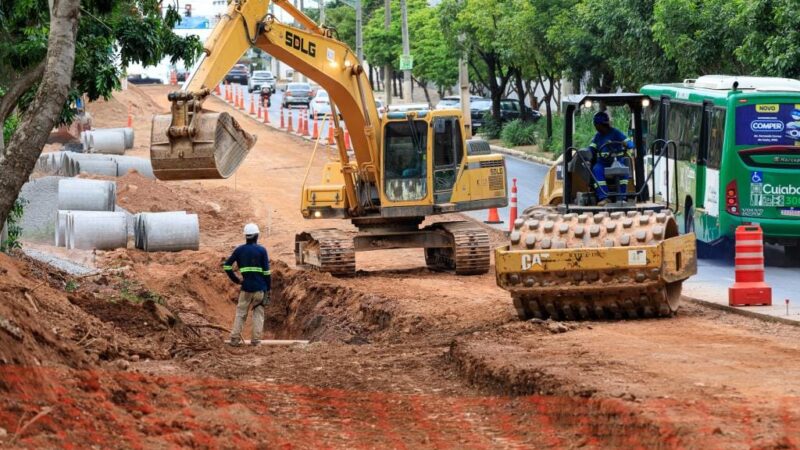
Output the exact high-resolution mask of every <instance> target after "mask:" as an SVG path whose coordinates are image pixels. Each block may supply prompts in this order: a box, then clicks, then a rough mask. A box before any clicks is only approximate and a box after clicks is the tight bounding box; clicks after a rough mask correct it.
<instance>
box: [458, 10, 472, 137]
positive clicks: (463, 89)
mask: <svg viewBox="0 0 800 450" xmlns="http://www.w3.org/2000/svg"><path fill="white" fill-rule="evenodd" d="M459 5H463V0H461V1H459ZM466 40H467V37H466V35H464V33H460V34H459V35H458V43H459V47H461V55H460V56H459V58H458V87H459V91H460V92H459V94H460V96H461V121H462V123H463V124H464V131H465V132H466V134H467V139H469V138H471V137H472V115H471V114H470V104H469V67H468V66H467V58H468V57H469V55H468V54H467V51H466V49H465V48H464V43H465V42H466Z"/></svg>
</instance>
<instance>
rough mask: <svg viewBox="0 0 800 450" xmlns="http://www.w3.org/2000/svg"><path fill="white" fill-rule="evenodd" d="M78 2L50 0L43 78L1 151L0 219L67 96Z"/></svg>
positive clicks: (30, 170) (27, 175)
mask: <svg viewBox="0 0 800 450" xmlns="http://www.w3.org/2000/svg"><path fill="white" fill-rule="evenodd" d="M79 6H80V0H55V1H54V2H53V8H52V10H51V12H50V34H49V36H48V44H47V59H46V61H47V63H46V65H45V69H44V75H43V76H42V81H41V83H39V89H38V90H37V91H36V96H35V97H34V99H33V102H32V103H31V105H30V106H29V107H28V109H27V110H26V111H25V113H24V114H23V115H22V118H21V119H22V120H20V124H19V127H18V128H17V131H16V132H15V133H14V135H13V136H12V137H11V140H10V141H9V142H8V146H7V147H6V149H5V151H4V152H2V153H0V173H2V174H3V176H2V177H0V223H5V221H6V219H7V218H8V213H9V212H10V211H11V207H12V206H13V205H14V202H15V201H16V199H17V196H18V195H19V191H20V190H21V189H22V185H23V184H25V182H26V181H27V180H28V177H29V176H30V174H31V172H32V171H33V167H34V166H35V165H36V160H37V159H38V158H39V155H40V154H41V153H42V148H43V147H44V145H45V144H46V143H47V138H48V137H49V136H50V132H51V131H52V130H53V127H54V126H55V125H56V124H57V123H58V120H59V118H60V116H61V110H62V109H63V107H64V102H66V100H67V93H68V92H69V87H70V82H71V80H72V69H73V66H74V64H75V39H76V36H77V31H78V7H79Z"/></svg>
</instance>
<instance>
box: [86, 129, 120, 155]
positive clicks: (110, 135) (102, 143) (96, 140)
mask: <svg viewBox="0 0 800 450" xmlns="http://www.w3.org/2000/svg"><path fill="white" fill-rule="evenodd" d="M89 151H90V152H91V153H103V154H107V155H121V154H123V153H125V135H124V134H123V133H120V132H118V131H101V130H96V131H94V132H92V134H90V135H89Z"/></svg>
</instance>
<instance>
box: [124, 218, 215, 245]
mask: <svg viewBox="0 0 800 450" xmlns="http://www.w3.org/2000/svg"><path fill="white" fill-rule="evenodd" d="M133 223H134V231H133V235H134V245H135V247H136V248H138V249H140V250H144V251H146V252H178V251H181V250H197V249H199V248H200V222H199V219H198V217H197V214H187V213H186V211H172V212H157V213H152V212H147V213H139V214H136V216H135V218H134V222H133Z"/></svg>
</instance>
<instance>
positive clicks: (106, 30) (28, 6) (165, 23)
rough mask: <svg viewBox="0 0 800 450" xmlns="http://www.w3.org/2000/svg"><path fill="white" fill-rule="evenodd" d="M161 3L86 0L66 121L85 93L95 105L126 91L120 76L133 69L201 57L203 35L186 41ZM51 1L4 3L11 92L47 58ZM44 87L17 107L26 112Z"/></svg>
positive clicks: (4, 68) (1, 37)
mask: <svg viewBox="0 0 800 450" xmlns="http://www.w3.org/2000/svg"><path fill="white" fill-rule="evenodd" d="M160 5H161V2H159V1H157V0H84V1H81V16H80V21H79V22H78V37H77V41H76V44H75V45H76V47H75V67H74V70H73V75H72V79H73V83H72V84H73V90H72V92H70V96H69V99H68V101H67V105H65V107H64V112H63V113H62V116H61V121H62V122H63V123H69V122H70V121H71V120H72V111H71V109H70V107H69V105H70V104H71V102H72V101H74V99H75V98H77V97H78V96H79V95H80V94H83V93H85V94H87V96H88V98H89V100H96V99H98V98H100V97H104V98H108V97H109V96H110V95H111V93H112V92H113V91H114V90H115V89H119V87H120V81H119V79H120V77H121V76H122V75H123V74H124V72H125V69H126V68H127V67H128V65H130V64H134V63H140V64H142V65H155V64H158V63H159V62H160V61H161V60H162V59H163V58H166V57H169V58H170V61H171V62H172V63H173V64H174V63H176V62H177V61H178V60H183V61H184V62H185V64H186V66H190V65H191V64H193V62H194V61H195V60H196V58H197V57H198V56H199V55H200V53H201V51H202V44H201V43H200V40H199V39H198V37H197V36H187V37H181V36H178V35H176V34H175V33H173V31H172V27H173V26H174V25H175V24H176V23H177V22H178V21H179V20H180V15H179V14H178V12H177V11H176V9H175V7H174V6H172V5H169V6H167V9H166V14H165V15H164V17H162V15H161V7H160ZM49 20H50V18H49V14H48V0H18V1H15V2H2V3H0V73H4V74H7V75H8V76H3V77H0V87H5V88H8V87H9V86H10V85H11V83H14V82H15V80H16V79H17V78H18V77H19V76H21V75H22V74H24V73H25V72H26V71H27V70H30V69H31V68H32V67H34V66H36V65H37V64H39V63H40V62H42V61H43V60H44V58H45V55H46V53H47V39H48V32H49ZM37 88H38V85H34V86H33V87H31V88H30V89H29V90H28V92H27V93H26V94H24V95H23V96H22V98H20V99H19V101H18V102H17V105H16V106H17V107H18V108H19V109H20V110H21V111H24V109H25V107H26V106H27V105H28V104H29V103H30V101H31V100H32V98H33V95H34V93H35V92H36V89H37Z"/></svg>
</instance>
